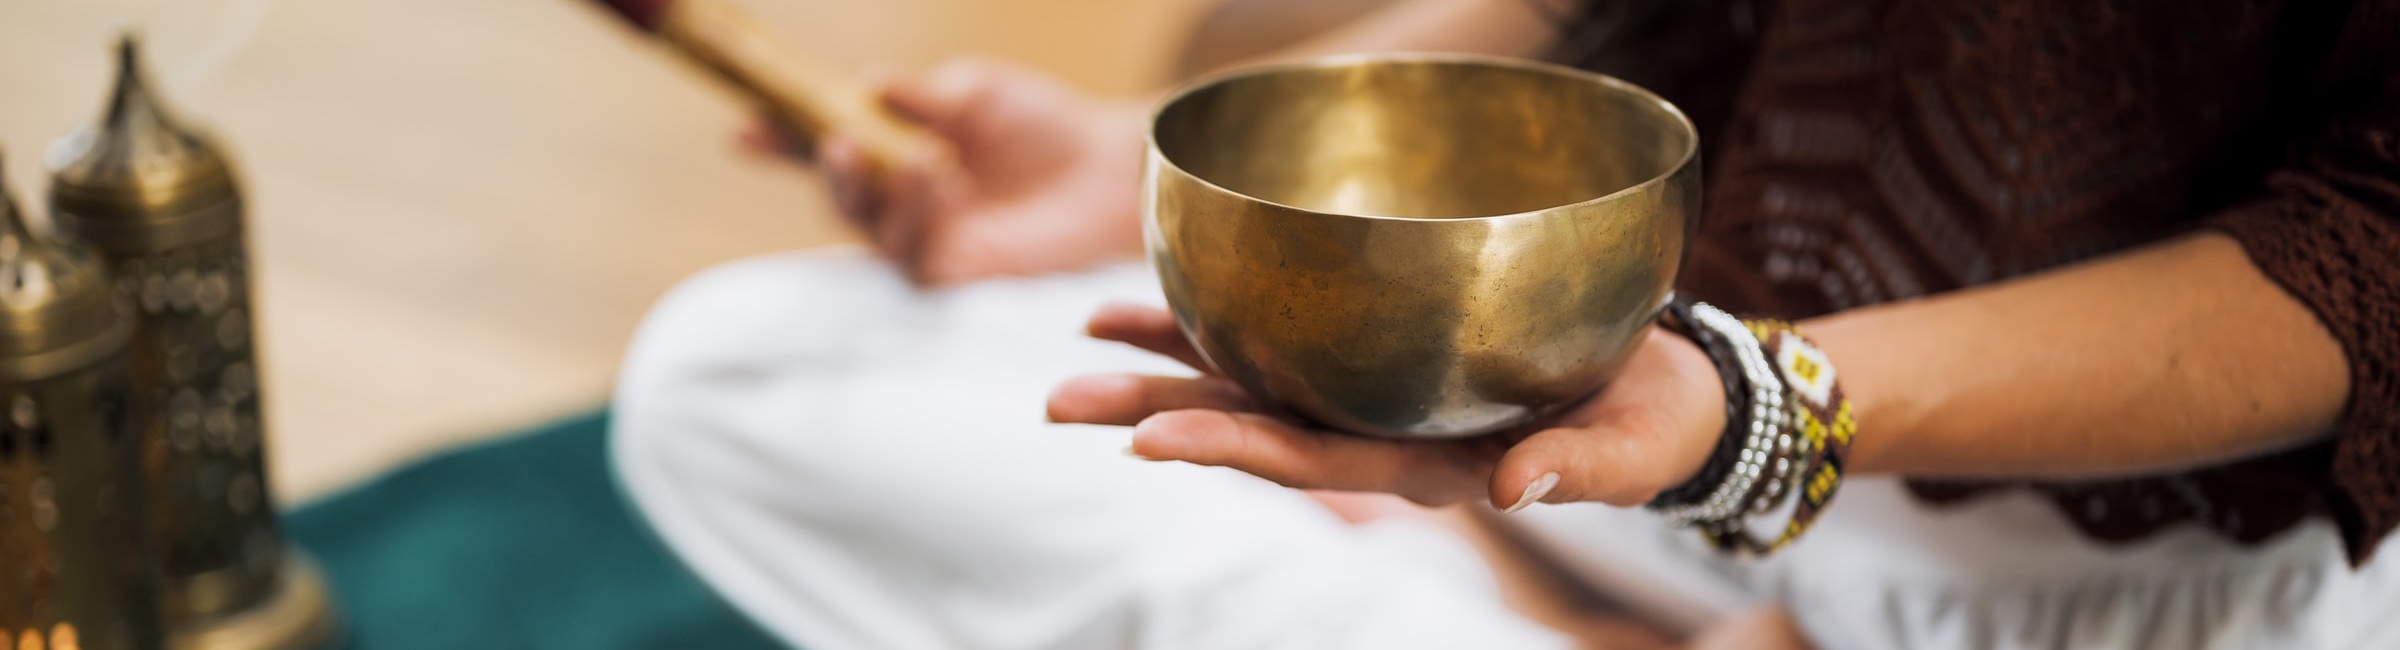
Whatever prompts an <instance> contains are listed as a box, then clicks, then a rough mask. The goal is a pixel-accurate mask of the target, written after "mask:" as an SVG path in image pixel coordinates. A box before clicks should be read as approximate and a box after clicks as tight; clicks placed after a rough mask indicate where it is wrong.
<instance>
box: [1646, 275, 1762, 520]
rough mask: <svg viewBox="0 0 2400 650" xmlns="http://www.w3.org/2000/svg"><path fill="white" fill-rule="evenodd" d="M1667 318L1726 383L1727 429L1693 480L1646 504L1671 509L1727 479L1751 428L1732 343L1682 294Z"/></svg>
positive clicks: (1745, 382) (1746, 383) (1744, 381)
mask: <svg viewBox="0 0 2400 650" xmlns="http://www.w3.org/2000/svg"><path fill="white" fill-rule="evenodd" d="M1664 316H1666V317H1665V318H1661V319H1659V326H1660V327H1664V328H1666V330H1667V331H1669V332H1674V333H1676V334H1680V335H1682V336H1683V337H1684V338H1686V339H1690V340H1691V341H1692V343H1693V344H1694V345H1698V346H1700V351H1701V352H1702V353H1704V354H1707V355H1708V362H1709V363H1710V364H1711V365H1714V366H1716V367H1717V378H1718V379H1719V380H1722V381H1723V382H1724V384H1725V431H1724V432H1722V433H1719V434H1717V447H1716V449H1714V450H1711V451H1710V452H1709V454H1708V462H1705V463H1702V464H1701V465H1700V471H1699V472H1697V473H1694V474H1693V475H1692V478H1691V479H1690V480H1687V481H1684V482H1683V483H1681V484H1679V485H1676V486H1675V487H1671V488H1667V489H1665V490H1662V491H1660V492H1659V493H1658V496H1656V497H1652V498H1651V499H1650V503H1649V504H1648V506H1647V507H1649V508H1651V509H1654V510H1655V509H1662V508H1670V507H1675V506H1684V505H1691V504H1695V503H1699V502H1701V501H1702V500H1704V499H1707V498H1708V495H1709V492H1710V491H1712V490H1715V489H1716V487H1717V485H1718V484H1721V483H1724V482H1725V475H1726V474H1727V473H1729V472H1731V471H1733V465H1734V460H1735V459H1736V457H1737V456H1739V455H1740V454H1741V451H1742V439H1743V438H1744V437H1745V436H1746V435H1748V433H1749V431H1750V428H1749V427H1750V415H1749V413H1750V406H1751V404H1750V388H1751V387H1750V380H1749V379H1748V378H1746V377H1744V376H1743V375H1742V368H1741V361H1740V360H1739V359H1738V358H1736V357H1735V356H1734V351H1733V343H1732V342H1730V341H1727V340H1725V337H1722V336H1718V335H1717V333H1716V332H1714V331H1710V330H1709V329H1708V328H1706V327H1695V326H1694V324H1693V322H1692V301H1691V299H1689V298H1685V297H1683V296H1680V295H1679V296H1676V297H1675V299H1673V300H1670V301H1668V302H1667V309H1666V313H1665V314H1664Z"/></svg>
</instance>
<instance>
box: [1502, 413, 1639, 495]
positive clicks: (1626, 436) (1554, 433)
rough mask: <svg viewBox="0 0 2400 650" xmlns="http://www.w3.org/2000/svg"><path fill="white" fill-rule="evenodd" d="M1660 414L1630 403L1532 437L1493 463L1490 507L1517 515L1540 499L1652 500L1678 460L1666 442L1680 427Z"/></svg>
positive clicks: (1513, 447)
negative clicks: (1582, 423)
mask: <svg viewBox="0 0 2400 650" xmlns="http://www.w3.org/2000/svg"><path fill="white" fill-rule="evenodd" d="M1658 413H1659V411H1658V410H1657V409H1653V408H1627V409H1622V410H1621V411H1619V412H1617V413H1614V414H1612V415H1611V416H1610V417H1606V418H1604V419H1602V420H1600V421H1599V422H1596V423H1593V424H1590V425H1586V426H1579V427H1559V428H1553V429H1545V430H1542V431H1539V432H1536V433H1534V434H1533V435H1531V436H1527V437H1526V438H1525V440H1524V441H1522V442H1518V443H1517V444H1516V445H1514V446H1511V447H1509V449H1508V451H1507V452H1505V453H1504V454H1502V455H1501V457H1500V462H1499V465H1498V466H1497V467H1495V468H1493V471H1492V475H1491V477H1490V478H1491V495H1490V496H1491V500H1492V506H1493V507H1495V508H1500V509H1501V510H1503V511H1509V512H1513V511H1516V510H1518V509H1521V508H1524V507H1525V506H1527V505H1530V504H1532V503H1534V502H1536V501H1539V502H1542V503H1572V502H1577V501H1600V502H1603V503H1608V504H1612V505H1619V506H1637V505H1641V504H1643V503H1647V502H1649V501H1650V499H1651V497H1653V496H1656V495H1657V494H1658V491H1659V490H1660V489H1662V488H1664V487H1666V486H1668V485H1671V484H1672V483H1673V479H1672V478H1670V477H1669V476H1668V474H1669V473H1671V472H1673V471H1674V470H1673V468H1674V467H1675V465H1676V463H1675V462H1674V461H1673V459H1672V458H1671V456H1673V450H1672V448H1671V447H1670V446H1669V445H1667V444H1664V441H1665V440H1667V439H1668V437H1669V436H1671V435H1672V434H1673V431H1674V429H1673V427H1672V426H1671V425H1670V424H1668V423H1667V422H1665V421H1664V420H1663V417H1662V416H1660V415H1658Z"/></svg>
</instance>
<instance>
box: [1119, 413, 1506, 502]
mask: <svg viewBox="0 0 2400 650" xmlns="http://www.w3.org/2000/svg"><path fill="white" fill-rule="evenodd" d="M1462 449H1463V448H1462V447H1458V446H1455V445H1449V444H1444V443H1410V442H1397V441H1390V440H1378V439H1371V438H1361V437H1354V436H1347V435H1342V434H1338V433H1327V432H1321V431H1309V430H1304V429H1301V428H1299V427H1295V426H1292V425H1291V424H1289V423H1286V422H1284V421H1282V420H1278V419H1275V418H1272V417H1267V416H1264V415H1259V414H1256V413H1229V412H1225V411H1210V410H1182V411H1167V412H1164V413H1159V414H1157V415H1153V416H1150V417H1149V418H1147V419H1144V420H1142V422H1141V423H1140V424H1138V425H1135V426H1134V429H1133V448H1132V451H1133V453H1134V454H1135V455H1138V456H1141V457H1143V458H1149V459H1153V460H1180V461H1184V462H1189V463H1194V464H1199V465H1214V466H1220V467H1231V468H1234V469H1239V470H1242V471H1244V472H1248V473H1250V474H1252V475H1255V476H1258V477H1260V478H1264V479H1267V480H1270V481H1274V482H1276V483H1279V484H1282V485H1285V486H1288V487H1294V488H1300V489H1310V490H1352V491H1367V492H1389V493H1392V494H1397V495H1400V496H1403V497H1407V498H1408V499H1409V500H1412V501H1416V502H1418V503H1423V504H1427V505H1442V504H1447V503H1452V502H1456V501H1459V500H1461V499H1465V498H1469V497H1470V496H1471V495H1472V494H1473V492H1474V491H1475V489H1474V486H1475V484H1476V483H1478V482H1480V481H1481V480H1482V474H1480V473H1479V470H1480V469H1481V466H1480V465H1479V464H1477V463H1474V462H1471V461H1470V460H1469V458H1468V457H1467V456H1465V455H1463V454H1460V453H1458V452H1460V451H1461V450H1462Z"/></svg>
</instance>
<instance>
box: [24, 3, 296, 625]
mask: <svg viewBox="0 0 2400 650" xmlns="http://www.w3.org/2000/svg"><path fill="white" fill-rule="evenodd" d="M117 55H118V70H117V82H116V86H115V87H114V90H113V91H112V93H111V95H110V97H109V100H108V106H107V113H106V114H105V115H104V116H103V117H102V119H101V120H100V122H99V123H98V124H95V125H93V126H91V127H87V128H85V129H83V130H80V131H77V132H75V133H73V134H71V135H68V136H67V137H66V138H64V139H62V140H60V141H59V142H58V143H57V144H56V145H55V146H54V147H53V148H52V149H51V151H50V156H51V157H50V161H49V162H50V165H51V169H52V172H53V176H52V180H51V186H50V206H51V213H52V215H53V216H54V217H55V218H56V221H57V224H58V227H59V230H60V231H62V232H64V233H67V234H69V235H72V236H74V237H78V238H81V239H84V240H87V241H90V242H92V243H93V244H94V245H95V246H96V247H97V248H98V249H99V251H100V253H101V255H102V257H103V258H105V259H106V261H107V264H108V265H109V267H110V269H111V270H112V271H114V275H115V277H116V278H117V279H116V284H115V287H114V291H115V294H116V297H117V298H118V299H119V300H121V301H123V302H124V303H126V304H128V305H131V306H133V307H134V308H135V309H137V310H138V311H139V313H140V318H139V319H138V321H137V324H136V327H135V331H134V334H133V336H132V339H131V344H130V345H129V347H128V358H129V360H130V375H131V378H132V381H133V386H134V389H135V391H136V397H137V398H138V399H140V400H142V403H143V405H144V406H146V407H147V408H149V409H151V410H152V412H154V413H157V414H159V417H156V418H152V420H154V422H152V424H151V425H150V426H149V427H148V428H147V430H146V431H145V433H144V435H145V436H146V437H147V439H148V440H150V443H149V445H148V448H147V450H146V453H147V457H146V458H145V469H146V470H147V471H148V473H149V478H150V480H151V492H150V503H151V515H152V518H153V522H154V528H155V534H156V536H157V537H156V543H155V546H156V547H157V548H158V549H159V554H160V555H159V558H160V563H161V567H162V568H163V571H164V576H165V588H166V598H165V604H166V613H167V621H168V628H169V630H170V632H171V634H172V641H173V644H174V646H175V647H178V648H193V649H208V650H218V649H223V650H236V649H239V650H255V649H267V648H277V649H281V648H313V647H321V646H324V645H327V644H329V643H331V642H332V640H333V637H334V636H335V632H336V629H337V627H338V626H337V616H336V615H335V612H334V610H333V606H332V603H331V601H330V599H329V598H328V597H327V595H326V591H325V587H324V582H323V578H322V577H321V576H320V575H319V574H318V573H317V571H316V569H315V567H314V566H313V564H311V563H310V562H309V561H308V560H307V558H306V557H305V556H303V555H302V554H300V553H299V552H298V551H297V549H291V548H288V547H287V546H286V545H285V543H284V540H283V535H282V532H281V529H280V527H279V526H278V525H277V522H276V517H275V510H274V499H273V498H272V493H271V492H270V491H269V490H268V487H267V463H266V449H265V446H264V445H265V428H264V423H263V422H262V418H261V414H262V411H261V408H260V398H259V390H258V388H259V382H258V372H257V368H258V361H257V358H256V354H255V351H254V348H253V346H252V336H251V332H252V326H251V320H250V318H251V311H250V265H249V255H248V249H247V247H246V246H245V244H244V242H243V236H244V231H243V223H242V212H243V203H242V196H241V192H240V189H239V185H238V183H237V182H236V178H235V174H234V173H233V168H232V165H231V164H230V162H229V161H228V157H227V156H226V155H225V152H224V150H223V149H221V148H220V147H219V146H218V145H217V143H216V141H215V140H214V139H212V138H210V137H209V136H208V135H207V134H206V133H204V132H202V131H200V130H198V129H196V128H194V127H192V126H191V125H189V124H187V123H185V122H183V121H182V120H181V119H180V118H178V117H177V116H175V115H174V114H173V113H172V112H171V111H169V110H168V109H167V107H166V105H165V104H164V102H162V101H161V99H160V97H159V95H158V91H157V90H156V89H155V88H154V87H153V86H152V85H151V84H150V83H149V81H148V78H147V74H146V73H145V71H144V68H143V61H142V57H141V52H140V47H139V44H138V43H137V42H136V41H135V39H133V38H132V37H131V36H128V37H126V38H125V39H124V40H123V41H122V42H121V43H120V44H119V46H118V51H117Z"/></svg>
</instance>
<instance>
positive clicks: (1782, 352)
mask: <svg viewBox="0 0 2400 650" xmlns="http://www.w3.org/2000/svg"><path fill="white" fill-rule="evenodd" d="M1669 314H1670V316H1673V317H1674V318H1675V319H1676V320H1678V321H1680V323H1679V324H1680V325H1681V326H1682V327H1680V328H1677V327H1672V326H1671V327H1670V329H1672V330H1674V331H1676V332H1677V333H1680V334H1683V335H1684V336H1686V337H1689V338H1691V339H1692V341H1693V342H1694V343H1696V344H1698V345H1699V346H1700V348H1701V349H1702V351H1704V352H1706V353H1707V355H1708V357H1709V359H1710V361H1711V362H1712V363H1714V364H1715V365H1716V367H1717V372H1718V373H1719V375H1721V377H1722V379H1723V380H1724V382H1725V398H1726V399H1725V401H1726V424H1725V430H1724V432H1723V434H1721V436H1720V438H1719V440H1718V445H1717V450H1716V452H1715V453H1713V454H1712V455H1711V456H1710V459H1709V461H1708V463H1707V464H1706V465H1704V466H1703V467H1702V468H1701V471H1700V472H1698V473H1697V474H1695V475H1694V477H1693V479H1692V480H1691V481H1690V482H1687V483H1685V484H1683V485H1680V486H1677V487H1675V488H1671V489H1669V490H1666V491H1663V492H1661V493H1660V494H1659V497H1658V498H1657V499H1656V500H1653V501H1652V502H1651V503H1650V508H1651V509H1653V510H1655V511H1657V512H1658V513H1659V514H1661V515H1662V516H1665V517H1666V518H1667V519H1668V520H1669V521H1672V522H1675V523H1677V524H1679V525H1686V526H1692V527H1696V528H1698V529H1700V531H1701V533H1702V536H1703V537H1704V538H1705V539H1707V540H1708V541H1709V542H1711V543H1712V544H1713V545H1714V546H1716V547H1717V548H1718V549H1719V550H1723V551H1727V552H1733V553H1745V554H1762V555H1763V554H1766V553H1771V552H1774V551H1776V550H1778V549H1781V548H1782V547H1784V546H1785V545H1787V544H1790V543H1791V542H1792V541H1793V540H1795V539H1798V538H1799V537H1800V535H1801V534H1802V533H1804V532H1806V531H1807V530H1808V528H1809V526H1810V525H1811V524H1813V523H1814V522H1815V521H1816V518H1817V516H1818V515H1819V514H1821V513H1822V512H1823V511H1824V508H1825V506H1826V504H1827V503H1829V502H1830V501H1831V500H1832V499H1833V494H1834V492H1835V490H1836V489H1837V488H1838V487H1839V486H1840V484H1841V479H1842V459H1843V457H1844V455H1845V454H1846V453H1847V452H1848V450H1849V447H1850V439H1851V437H1852V435H1853V434H1854V433H1855V432H1856V430H1857V423H1856V422H1855V420H1854V419H1853V416H1852V414H1851V411H1850V403H1849V400H1847V399H1845V398H1844V397H1843V396H1842V393H1841V389H1840V387H1839V386H1838V385H1837V384H1836V383H1835V382H1834V372H1833V365H1832V363H1831V362H1830V361H1829V360H1828V359H1826V357H1825V354H1824V352H1822V351H1820V350H1818V349H1817V347H1816V346H1815V345H1814V344H1811V343H1809V342H1808V339H1807V337H1805V336H1804V335H1802V334H1801V333H1800V330H1799V328H1798V327H1796V326H1793V325H1792V324H1790V323H1785V322H1782V321H1772V320H1756V321H1748V322H1745V321H1742V320H1740V319H1736V318H1734V317H1733V316H1732V315H1730V314H1727V313H1725V312H1724V311H1722V310H1719V309H1716V308H1715V307H1711V306H1708V305H1706V304H1687V303H1683V302H1682V301H1677V302H1676V303H1675V304H1673V305H1671V306H1670V307H1669ZM1784 512H1788V513H1789V516H1788V517H1783V518H1781V520H1782V521H1781V525H1780V526H1775V525H1769V526H1767V527H1766V528H1765V532H1766V533H1767V535H1766V536H1765V537H1764V538H1763V539H1762V537H1761V536H1759V535H1756V534H1753V530H1754V525H1755V524H1757V523H1761V522H1754V521H1753V520H1754V519H1759V518H1768V516H1769V515H1775V514H1778V513H1784Z"/></svg>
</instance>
